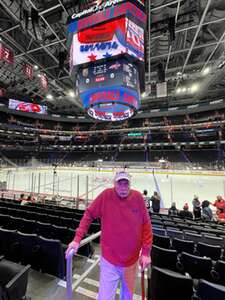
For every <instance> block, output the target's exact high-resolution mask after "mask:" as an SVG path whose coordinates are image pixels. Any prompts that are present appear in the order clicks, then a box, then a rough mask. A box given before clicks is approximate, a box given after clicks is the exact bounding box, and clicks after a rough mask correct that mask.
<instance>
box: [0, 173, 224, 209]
mask: <svg viewBox="0 0 225 300" xmlns="http://www.w3.org/2000/svg"><path fill="white" fill-rule="evenodd" d="M129 173H130V174H131V178H132V188H133V189H136V190H139V191H140V192H142V191H143V190H144V189H146V190H147V191H148V194H149V196H151V195H152V193H153V191H155V190H157V187H156V186H158V189H159V191H160V193H161V196H162V206H163V207H165V208H168V207H170V205H171V202H173V201H174V202H176V205H177V207H178V208H182V207H183V204H184V203H186V202H187V203H189V204H190V207H191V202H192V199H193V196H194V195H198V196H199V199H200V200H201V201H202V200H209V201H214V200H215V198H216V195H218V194H220V195H222V196H224V193H225V176H223V174H222V173H221V175H219V174H214V173H212V172H208V173H207V172H205V173H203V172H201V173H196V174H191V173H189V172H186V173H184V174H182V173H181V172H179V173H176V172H175V171H173V172H169V171H166V170H165V171H161V172H157V171H155V172H154V175H153V173H152V170H140V169H139V170H129ZM114 174H115V171H113V170H102V169H99V170H92V169H87V168H83V169H81V168H80V169H78V168H57V170H56V171H55V172H54V170H53V169H52V168H35V169H24V168H21V169H17V170H1V171H0V180H1V181H6V182H7V188H8V189H9V190H17V191H26V192H35V193H46V194H49V195H50V194H59V195H63V196H73V197H80V198H84V199H85V198H88V199H94V198H95V197H96V196H97V195H98V194H99V193H100V192H101V191H102V190H104V189H105V188H108V187H111V186H112V184H113V176H114Z"/></svg>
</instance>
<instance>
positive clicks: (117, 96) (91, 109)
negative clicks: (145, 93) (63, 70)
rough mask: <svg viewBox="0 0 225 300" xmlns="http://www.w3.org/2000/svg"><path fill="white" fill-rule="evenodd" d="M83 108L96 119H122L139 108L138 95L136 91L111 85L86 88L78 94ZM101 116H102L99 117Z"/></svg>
mask: <svg viewBox="0 0 225 300" xmlns="http://www.w3.org/2000/svg"><path fill="white" fill-rule="evenodd" d="M80 98H81V100H82V103H83V107H84V109H86V110H87V112H88V114H89V115H90V116H92V117H93V118H95V116H98V117H97V119H99V120H105V119H107V118H106V116H108V118H109V120H112V121H116V120H124V119H126V118H129V117H131V115H133V114H134V113H135V111H136V110H137V109H138V108H139V99H140V95H139V93H138V92H137V91H135V90H132V89H128V88H124V87H118V86H111V87H108V88H93V89H88V90H87V91H85V92H84V93H81V94H80ZM101 116H102V117H101Z"/></svg>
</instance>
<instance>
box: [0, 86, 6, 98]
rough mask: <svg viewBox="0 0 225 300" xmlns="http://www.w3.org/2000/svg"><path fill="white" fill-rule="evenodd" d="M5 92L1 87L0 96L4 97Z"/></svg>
mask: <svg viewBox="0 0 225 300" xmlns="http://www.w3.org/2000/svg"><path fill="white" fill-rule="evenodd" d="M5 94H6V90H5V89H3V88H0V97H4V96H5Z"/></svg>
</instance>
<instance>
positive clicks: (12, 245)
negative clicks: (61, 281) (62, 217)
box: [0, 229, 93, 278]
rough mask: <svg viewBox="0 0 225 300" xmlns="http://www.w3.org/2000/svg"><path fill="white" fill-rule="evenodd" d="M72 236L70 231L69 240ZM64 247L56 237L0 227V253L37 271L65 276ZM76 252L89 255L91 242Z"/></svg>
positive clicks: (91, 252) (91, 251) (90, 253)
mask: <svg viewBox="0 0 225 300" xmlns="http://www.w3.org/2000/svg"><path fill="white" fill-rule="evenodd" d="M72 238H73V237H72V233H71V237H70V238H69V240H70V241H71V240H72ZM66 248H67V246H66V245H63V244H62V243H61V241H60V240H58V239H47V238H44V237H42V236H37V234H25V233H21V232H16V231H15V230H4V229H0V255H4V256H5V257H6V258H7V259H9V260H11V261H14V262H21V263H22V264H30V265H31V266H32V268H34V269H35V270H37V271H40V270H41V271H42V272H45V273H48V274H52V275H54V276H57V277H59V278H64V276H65V250H66ZM78 254H80V255H83V256H87V257H90V256H91V255H92V254H93V248H92V246H91V244H90V243H89V244H86V245H84V246H82V247H81V248H79V250H78Z"/></svg>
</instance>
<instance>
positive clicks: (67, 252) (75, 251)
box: [66, 241, 79, 259]
mask: <svg viewBox="0 0 225 300" xmlns="http://www.w3.org/2000/svg"><path fill="white" fill-rule="evenodd" d="M78 248H79V243H77V242H74V241H72V242H71V243H69V245H68V248H67V249H66V259H67V258H68V255H69V252H70V250H72V249H73V250H74V255H75V254H76V253H77V251H78Z"/></svg>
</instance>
